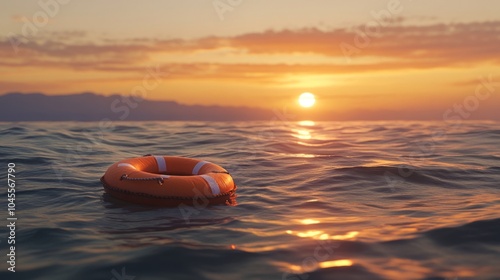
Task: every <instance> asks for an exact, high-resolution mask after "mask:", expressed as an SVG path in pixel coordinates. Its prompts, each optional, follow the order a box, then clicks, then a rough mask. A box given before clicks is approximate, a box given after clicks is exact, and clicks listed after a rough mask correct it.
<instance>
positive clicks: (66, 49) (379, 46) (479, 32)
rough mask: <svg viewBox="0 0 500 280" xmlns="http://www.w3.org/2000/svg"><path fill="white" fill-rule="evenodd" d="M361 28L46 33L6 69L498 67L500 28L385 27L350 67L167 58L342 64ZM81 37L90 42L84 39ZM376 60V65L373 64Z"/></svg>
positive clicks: (221, 72) (211, 75) (254, 71)
mask: <svg viewBox="0 0 500 280" xmlns="http://www.w3.org/2000/svg"><path fill="white" fill-rule="evenodd" d="M356 30H358V28H357V27H355V28H339V29H334V30H329V31H325V30H319V29H316V28H303V29H297V30H281V31H273V30H270V31H265V32H258V33H251V34H243V35H239V36H233V37H216V36H213V37H205V38H199V39H193V40H183V39H152V38H149V39H148V38H136V39H128V40H116V39H102V40H97V41H96V40H94V41H92V40H90V39H89V38H88V37H86V36H88V34H87V33H86V32H82V31H66V32H53V33H50V34H49V33H46V34H44V35H41V36H39V37H37V38H33V39H32V40H29V41H27V42H24V44H23V45H22V49H21V52H20V53H19V54H18V55H13V52H12V47H11V43H10V41H9V39H8V38H4V39H3V40H2V41H1V42H0V55H1V56H2V57H3V59H2V60H1V61H0V67H2V66H3V67H16V68H19V67H21V68H22V67H40V68H47V67H52V68H63V69H74V70H93V71H107V72H117V73H120V72H136V71H142V70H143V68H144V65H145V64H147V63H150V62H151V61H153V60H154V61H156V62H158V61H159V62H160V63H162V64H163V65H164V67H168V68H172V67H173V66H175V67H176V69H178V71H177V72H176V73H175V77H177V78H189V77H197V78H208V79H215V78H217V79H225V78H227V79H236V78H238V79H258V80H262V81H267V82H272V81H273V80H275V79H274V78H276V77H277V76H278V75H281V74H283V73H301V74H338V73H357V72H359V73H361V72H368V71H384V70H398V69H410V68H411V69H428V68H436V67H468V66H470V65H474V64H479V63H492V64H499V63H500V47H499V46H500V21H488V22H471V23H453V24H431V25H404V22H398V23H396V24H394V25H388V26H386V27H382V28H381V29H380V30H379V32H377V34H375V35H373V36H371V37H370V42H369V45H368V46H367V47H364V48H363V49H362V51H360V52H359V53H356V54H355V57H357V58H359V60H357V61H355V63H346V62H343V61H341V60H339V62H337V63H323V64H318V63H314V64H311V63H307V62H304V63H296V64H290V63H288V62H287V61H283V62H281V63H275V64H271V65H270V64H269V63H263V62H262V61H258V60H256V61H255V62H253V63H207V62H205V61H202V60H200V61H198V62H189V63H175V65H174V63H172V62H168V61H162V60H161V59H162V58H161V57H162V56H165V55H177V56H186V57H187V56H192V55H193V54H196V53H200V52H210V51H215V50H223V49H235V50H238V55H240V56H248V57H250V58H251V57H252V56H256V55H261V54H265V55H277V54H280V55H283V54H285V55H290V56H293V55H296V54H312V55H316V56H323V57H325V60H326V58H335V57H336V58H339V59H340V58H342V57H343V56H344V53H343V51H342V49H341V48H340V45H341V44H343V43H344V44H352V45H353V46H354V45H355V44H354V42H353V40H354V38H356V36H359V33H358V32H357V31H356ZM82 38H86V39H85V40H82ZM373 58H375V59H373Z"/></svg>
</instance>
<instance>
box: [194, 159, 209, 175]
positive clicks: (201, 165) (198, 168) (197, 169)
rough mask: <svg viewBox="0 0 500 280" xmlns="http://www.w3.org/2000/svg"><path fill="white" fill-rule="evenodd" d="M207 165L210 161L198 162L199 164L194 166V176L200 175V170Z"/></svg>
mask: <svg viewBox="0 0 500 280" xmlns="http://www.w3.org/2000/svg"><path fill="white" fill-rule="evenodd" d="M207 163H208V161H200V162H198V163H197V164H196V165H195V166H194V168H193V172H192V174H193V175H198V172H200V169H201V168H202V167H203V165H205V164H207Z"/></svg>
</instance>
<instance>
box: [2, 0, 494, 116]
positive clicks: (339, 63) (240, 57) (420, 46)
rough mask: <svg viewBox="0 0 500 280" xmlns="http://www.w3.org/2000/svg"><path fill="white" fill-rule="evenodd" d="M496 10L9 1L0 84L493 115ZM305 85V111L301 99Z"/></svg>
mask: <svg viewBox="0 0 500 280" xmlns="http://www.w3.org/2000/svg"><path fill="white" fill-rule="evenodd" d="M498 11H500V2H499V1H492V0H490V1H487V0H482V1H481V0H480V1H465V0H457V1H427V0H420V1H412V0H384V1H374V0H370V1H368V0H366V1H361V0H360V1H336V0H318V1H305V0H300V1H299V0H275V1H269V0H215V1H214V0H191V1H173V0H161V1H160V0H158V1H141V2H139V1H118V0H107V1H83V0H38V1H28V0H26V1H9V3H8V4H5V3H4V4H2V7H1V9H0V22H1V24H0V55H1V60H0V92H3V93H6V92H13V91H15V92H43V93H46V94H49V95H60V94H68V93H79V92H86V91H90V92H95V93H99V94H104V95H110V94H114V93H119V94H124V95H140V96H141V97H144V98H147V99H152V100H173V101H177V102H180V103H184V104H188V105H191V104H201V105H223V106H251V107H263V108H268V109H274V110H291V111H296V112H299V113H300V114H301V115H304V116H305V117H306V118H310V119H331V120H336V119H339V120H343V119H438V120H439V119H446V118H453V117H455V118H463V119H468V118H471V119H499V118H500V117H499V114H498V112H497V109H498V106H499V104H500V97H499V91H500V84H499V82H498V81H499V79H498V76H499V75H498V74H499V73H500V71H499V70H500V14H499V13H498ZM495 89H496V90H495ZM302 92H312V93H313V94H314V95H315V96H316V99H317V102H316V104H315V106H313V107H311V108H307V109H306V108H300V106H299V105H298V103H297V98H298V96H299V95H300V94H301V93H302ZM449 110H451V112H449Z"/></svg>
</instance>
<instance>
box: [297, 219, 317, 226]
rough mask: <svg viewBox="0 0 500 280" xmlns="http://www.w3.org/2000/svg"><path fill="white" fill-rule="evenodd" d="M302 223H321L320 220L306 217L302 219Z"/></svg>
mask: <svg viewBox="0 0 500 280" xmlns="http://www.w3.org/2000/svg"><path fill="white" fill-rule="evenodd" d="M300 223H302V224H304V225H314V224H319V221H318V220H314V219H304V220H301V221H300Z"/></svg>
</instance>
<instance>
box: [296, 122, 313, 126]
mask: <svg viewBox="0 0 500 280" xmlns="http://www.w3.org/2000/svg"><path fill="white" fill-rule="evenodd" d="M299 125H300V126H315V125H316V123H315V122H314V121H300V122H299Z"/></svg>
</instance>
